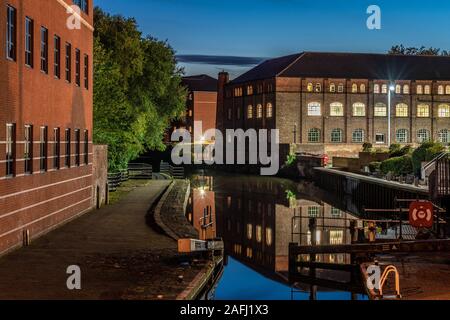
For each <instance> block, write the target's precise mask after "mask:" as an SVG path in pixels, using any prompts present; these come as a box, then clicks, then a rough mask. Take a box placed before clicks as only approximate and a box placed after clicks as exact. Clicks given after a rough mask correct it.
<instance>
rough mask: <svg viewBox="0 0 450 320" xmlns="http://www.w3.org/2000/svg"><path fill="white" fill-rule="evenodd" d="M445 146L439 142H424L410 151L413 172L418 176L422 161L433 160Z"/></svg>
mask: <svg viewBox="0 0 450 320" xmlns="http://www.w3.org/2000/svg"><path fill="white" fill-rule="evenodd" d="M444 150H445V147H444V146H443V145H442V144H441V143H439V142H431V141H430V142H424V143H422V144H421V145H420V147H418V148H417V149H416V150H414V152H413V153H412V162H413V172H414V174H415V175H416V176H420V174H421V170H422V162H427V161H431V160H433V159H434V158H435V157H437V156H438V155H439V154H440V153H441V152H443V151H444Z"/></svg>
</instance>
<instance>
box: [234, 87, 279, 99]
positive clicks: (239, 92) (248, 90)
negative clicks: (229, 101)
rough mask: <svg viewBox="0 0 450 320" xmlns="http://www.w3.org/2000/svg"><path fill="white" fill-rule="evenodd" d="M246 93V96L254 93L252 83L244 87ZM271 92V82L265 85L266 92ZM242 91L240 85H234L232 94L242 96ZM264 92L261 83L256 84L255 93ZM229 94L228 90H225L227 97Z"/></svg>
mask: <svg viewBox="0 0 450 320" xmlns="http://www.w3.org/2000/svg"><path fill="white" fill-rule="evenodd" d="M245 89H246V91H245V93H246V95H247V96H251V95H253V94H255V89H254V86H252V85H248V86H247V87H246V88H245ZM271 92H273V84H267V85H266V93H271ZM243 93H244V90H243V88H242V87H236V88H234V91H233V94H234V96H235V97H242V96H243ZM262 93H264V86H263V85H262V84H258V85H257V86H256V94H262ZM230 96H231V94H230V93H229V91H227V98H230Z"/></svg>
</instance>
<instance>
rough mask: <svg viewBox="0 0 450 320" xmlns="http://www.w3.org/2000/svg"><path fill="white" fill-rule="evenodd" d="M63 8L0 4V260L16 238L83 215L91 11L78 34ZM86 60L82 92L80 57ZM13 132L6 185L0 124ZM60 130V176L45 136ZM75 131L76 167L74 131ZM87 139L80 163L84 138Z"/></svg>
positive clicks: (88, 187) (23, 1)
mask: <svg viewBox="0 0 450 320" xmlns="http://www.w3.org/2000/svg"><path fill="white" fill-rule="evenodd" d="M7 5H10V6H13V7H14V8H15V9H16V17H17V21H16V26H17V30H16V36H17V46H16V52H17V54H16V56H17V58H16V61H12V60H8V59H7V58H6V56H5V52H6V48H5V43H6V38H5V37H6V10H7ZM68 5H72V1H69V0H65V1H63V0H52V1H48V0H7V1H6V0H0V48H1V49H0V52H1V54H0V87H1V88H2V90H1V91H0V253H1V252H4V251H5V250H8V249H10V248H13V247H15V246H17V245H20V244H21V243H22V234H23V231H24V230H28V231H29V232H30V235H31V237H32V238H33V237H37V236H39V235H41V234H43V233H45V232H47V231H49V230H51V229H52V228H54V227H55V226H57V225H59V224H61V223H63V222H65V221H67V220H69V219H71V218H73V217H75V216H77V215H79V214H81V213H84V212H86V211H88V210H89V209H90V208H91V206H92V69H93V68H92V60H93V59H92V52H93V33H92V31H93V28H92V25H93V3H92V1H90V5H89V8H90V10H89V13H88V14H85V13H81V18H82V19H81V20H80V21H81V29H75V30H70V29H69V28H68V27H67V25H66V22H67V19H68V17H69V15H68V14H67V13H66V10H67V6H68ZM26 17H29V18H31V19H33V21H34V32H33V37H34V41H33V66H32V67H29V66H26V65H25V48H24V38H25V30H24V29H25V18H26ZM41 27H45V28H47V30H48V73H45V72H42V71H41V68H40V63H41V61H40V56H41V54H40V41H41V35H40V30H41ZM55 35H57V36H59V37H60V39H61V49H60V50H61V63H60V69H61V75H60V79H58V78H56V77H55V73H54V36H55ZM66 42H70V43H71V45H72V50H71V53H72V60H71V70H72V72H71V73H72V74H71V82H70V83H69V82H66V80H65V67H66V64H65V44H66ZM75 49H79V50H80V53H81V56H80V58H81V59H80V60H81V61H80V62H81V64H80V78H81V79H80V80H81V81H80V82H81V83H80V86H77V85H76V83H75V71H76V62H75V61H76V59H75ZM85 55H87V56H88V87H87V88H85V86H84V56H85ZM7 123H13V124H15V125H16V135H15V138H16V144H15V154H14V159H15V160H14V169H15V172H14V175H13V176H11V177H6V163H5V159H6V143H5V140H6V124H7ZM25 125H32V126H33V148H32V150H33V161H32V163H33V165H32V167H33V170H32V172H31V174H29V173H25V162H24V149H25V147H24V146H25V144H24V140H25V137H24V136H25V133H24V131H25V129H24V128H25ZM41 126H47V127H48V143H47V144H46V145H45V148H46V152H47V155H48V157H47V159H46V166H47V171H46V172H41V171H40V160H41V159H40V143H39V142H40V132H39V131H40V127H41ZM54 128H60V141H61V145H60V168H57V167H54V162H53V160H54V157H55V154H54V145H55V144H54V143H53V139H54V137H53V129H54ZM65 129H71V141H70V145H71V153H70V167H67V168H66V167H65V166H64V157H65V155H66V154H65V145H66V141H65V134H64V131H65ZM76 129H78V130H80V136H81V141H80V165H77V163H76V158H77V157H76V154H75V151H76V144H75V130H76ZM85 130H87V132H88V144H87V146H88V152H87V163H85V152H84V146H85V144H84V132H85Z"/></svg>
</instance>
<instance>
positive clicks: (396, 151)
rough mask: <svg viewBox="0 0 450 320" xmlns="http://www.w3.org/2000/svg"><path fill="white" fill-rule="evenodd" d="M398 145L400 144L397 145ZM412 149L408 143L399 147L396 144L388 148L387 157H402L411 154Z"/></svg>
mask: <svg viewBox="0 0 450 320" xmlns="http://www.w3.org/2000/svg"><path fill="white" fill-rule="evenodd" d="M399 146H400V145H399ZM412 151H413V148H412V147H411V146H410V145H406V146H404V147H403V148H402V147H401V146H400V148H397V147H396V146H395V147H394V148H392V149H390V150H389V157H390V158H397V157H402V156H406V155H409V154H411V152H412Z"/></svg>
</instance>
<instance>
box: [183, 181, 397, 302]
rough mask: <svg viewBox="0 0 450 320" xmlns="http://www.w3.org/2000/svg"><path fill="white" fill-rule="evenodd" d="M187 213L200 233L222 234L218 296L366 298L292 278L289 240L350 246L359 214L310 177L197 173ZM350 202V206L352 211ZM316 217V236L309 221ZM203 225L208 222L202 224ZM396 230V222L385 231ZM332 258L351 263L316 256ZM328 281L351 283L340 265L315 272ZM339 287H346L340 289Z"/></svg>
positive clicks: (206, 235)
mask: <svg viewBox="0 0 450 320" xmlns="http://www.w3.org/2000/svg"><path fill="white" fill-rule="evenodd" d="M191 182H192V185H191V187H192V191H191V197H190V198H189V202H188V207H187V219H188V220H189V221H190V222H191V223H192V224H193V225H194V227H195V228H196V229H197V230H198V231H199V234H200V238H202V239H213V238H216V237H220V238H222V239H223V240H224V245H225V268H224V272H223V275H222V277H221V278H220V280H219V281H218V283H217V286H216V288H215V290H213V294H212V298H214V299H217V300H222V299H223V300H290V299H292V300H308V299H317V300H350V299H353V300H365V299H367V297H366V296H365V295H363V294H361V293H357V292H352V290H351V289H349V290H348V291H338V290H336V289H333V288H326V287H321V286H317V285H315V284H314V283H313V284H311V283H309V284H306V283H305V284H302V283H297V284H296V285H295V286H294V287H292V286H291V284H290V283H289V281H288V261H289V257H288V252H289V243H291V242H296V243H299V244H301V245H311V244H312V243H315V244H318V245H327V244H334V245H338V244H350V243H351V233H350V224H351V223H352V221H353V223H356V224H359V222H361V221H359V219H361V215H360V214H359V212H358V209H357V208H356V207H354V208H352V204H351V201H349V200H348V199H339V198H338V197H336V196H334V195H330V194H327V193H326V192H324V191H323V190H321V189H318V188H317V187H315V186H314V184H313V183H311V182H300V183H296V182H293V181H290V180H285V179H279V178H269V177H258V176H241V175H224V174H220V173H219V174H216V173H215V174H211V173H209V174H208V173H199V174H194V175H193V176H192V177H191ZM347 208H351V209H352V211H353V212H350V211H349V210H348V209H347ZM311 219H314V221H316V229H315V232H314V233H315V234H311V231H309V230H310V221H311ZM202 226H203V227H202ZM392 233H395V229H392V228H391V227H390V226H386V228H381V229H380V230H379V236H380V237H383V236H385V237H388V236H389V235H392ZM317 259H318V260H317V261H319V262H326V263H338V264H344V263H350V256H348V255H345V254H327V255H325V254H324V255H320V256H318V257H317ZM317 272H318V274H317V275H318V276H320V277H321V278H324V279H328V280H333V281H338V282H350V281H351V278H350V275H349V274H347V273H346V272H342V271H322V272H320V270H318V271H317ZM340 290H342V289H341V288H340Z"/></svg>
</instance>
